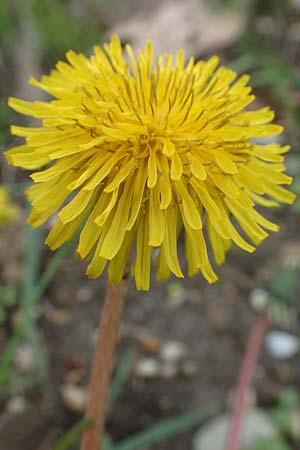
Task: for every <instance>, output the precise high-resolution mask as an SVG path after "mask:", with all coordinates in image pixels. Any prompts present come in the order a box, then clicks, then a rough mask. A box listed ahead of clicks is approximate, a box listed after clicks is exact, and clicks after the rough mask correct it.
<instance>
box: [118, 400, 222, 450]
mask: <svg viewBox="0 0 300 450" xmlns="http://www.w3.org/2000/svg"><path fill="white" fill-rule="evenodd" d="M217 410H218V409H217V407H216V406H215V405H208V406H206V407H203V408H200V409H197V410H195V411H192V412H189V413H187V414H183V415H181V416H178V417H175V418H173V419H168V420H165V421H163V422H161V423H160V424H158V425H154V426H153V427H150V428H148V429H146V430H143V431H141V432H139V433H136V434H134V435H133V436H131V437H129V438H127V439H125V440H123V441H122V442H118V443H116V444H115V445H114V447H113V449H114V450H139V449H143V448H144V447H147V446H149V445H153V444H155V443H156V442H161V441H162V440H163V439H166V438H168V437H171V436H174V435H176V434H178V433H180V432H181V431H184V430H187V429H188V428H191V427H193V426H194V425H197V424H199V423H201V422H203V421H204V420H206V419H207V418H208V417H210V416H211V415H213V414H215V413H216V412H217Z"/></svg>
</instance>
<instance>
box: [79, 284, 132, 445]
mask: <svg viewBox="0 0 300 450" xmlns="http://www.w3.org/2000/svg"><path fill="white" fill-rule="evenodd" d="M123 299H124V296H123V287H122V285H118V286H112V285H108V286H107V290H106V296H105V300H104V305H103V310H102V317H101V321H100V325H99V329H98V338H97V344H96V349H95V354H94V360H93V367H92V373H91V378H90V386H89V398H88V403H87V407H86V413H85V417H86V418H90V419H92V425H91V426H90V427H89V428H88V430H87V431H86V432H85V433H84V435H83V438H82V442H81V450H101V447H102V441H103V433H104V426H105V417H106V409H107V400H108V392H109V384H110V377H111V371H112V365H113V357H114V353H115V347H116V342H117V334H118V327H119V322H120V317H121V311H122V306H123Z"/></svg>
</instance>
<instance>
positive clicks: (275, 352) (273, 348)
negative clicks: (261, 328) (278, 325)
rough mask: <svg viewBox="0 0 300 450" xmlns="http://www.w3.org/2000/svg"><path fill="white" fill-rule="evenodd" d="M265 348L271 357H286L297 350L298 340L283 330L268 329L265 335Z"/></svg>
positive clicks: (299, 344) (292, 354)
mask: <svg viewBox="0 0 300 450" xmlns="http://www.w3.org/2000/svg"><path fill="white" fill-rule="evenodd" d="M265 348H266V350H267V352H268V353H269V355H270V356H272V357H273V358H277V359H288V358H291V357H292V356H294V355H295V354H296V353H297V352H298V351H299V348H300V342H299V339H298V338H297V337H296V336H294V335H293V334H290V333H286V332H285V331H269V332H268V333H267V334H266V336H265Z"/></svg>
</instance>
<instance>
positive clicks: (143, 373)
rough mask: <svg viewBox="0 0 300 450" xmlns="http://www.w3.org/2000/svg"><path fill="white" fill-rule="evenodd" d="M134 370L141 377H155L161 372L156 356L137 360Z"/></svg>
mask: <svg viewBox="0 0 300 450" xmlns="http://www.w3.org/2000/svg"><path fill="white" fill-rule="evenodd" d="M134 372H135V374H136V375H137V376H138V377H140V378H155V377H157V376H158V375H159V374H160V364H159V362H158V361H157V359H155V358H141V359H140V360H139V361H137V363H136V365H135V368H134Z"/></svg>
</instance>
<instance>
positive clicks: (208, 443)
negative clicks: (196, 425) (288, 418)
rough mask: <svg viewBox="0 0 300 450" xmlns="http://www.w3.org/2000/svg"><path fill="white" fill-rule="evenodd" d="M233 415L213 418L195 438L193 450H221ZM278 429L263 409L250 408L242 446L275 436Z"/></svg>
mask: <svg viewBox="0 0 300 450" xmlns="http://www.w3.org/2000/svg"><path fill="white" fill-rule="evenodd" d="M230 422H231V416H230V415H229V414H224V415H222V416H219V417H217V418H215V419H212V420H211V421H210V422H208V423H207V424H206V425H204V426H203V427H201V428H200V430H199V431H198V432H197V433H196V435H195V437H194V440H193V450H220V449H223V448H224V445H225V442H226V439H227V437H228V431H229V426H230ZM276 435H277V430H276V428H275V427H274V425H273V424H272V422H271V420H270V419H269V417H268V416H267V415H266V414H265V413H264V412H263V411H261V410H259V409H257V408H254V409H252V410H249V411H248V413H247V415H246V417H245V421H244V426H243V434H242V443H241V448H243V450H247V449H250V448H252V447H254V446H255V445H256V444H257V443H258V442H259V441H261V440H263V439H270V438H274V437H275V436H276Z"/></svg>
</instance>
